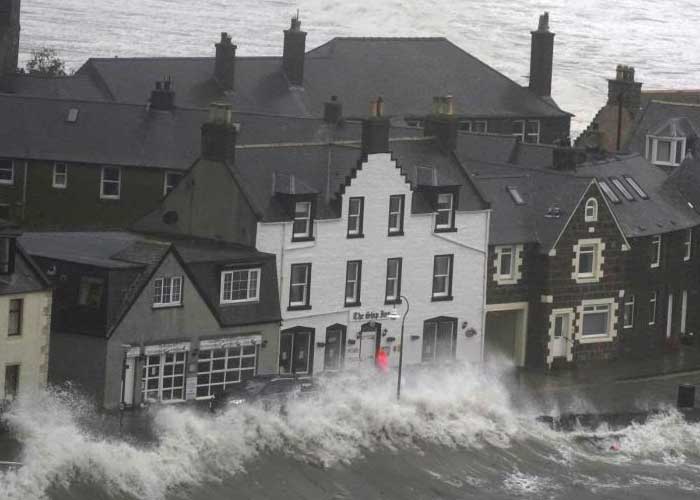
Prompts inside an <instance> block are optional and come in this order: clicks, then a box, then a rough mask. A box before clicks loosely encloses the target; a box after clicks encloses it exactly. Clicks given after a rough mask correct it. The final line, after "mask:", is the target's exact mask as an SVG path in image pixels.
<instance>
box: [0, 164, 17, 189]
mask: <svg viewBox="0 0 700 500" xmlns="http://www.w3.org/2000/svg"><path fill="white" fill-rule="evenodd" d="M5 161H6V162H8V164H9V168H6V167H3V166H2V162H5ZM0 171H9V172H10V178H9V179H3V178H0V185H5V186H13V185H14V184H15V160H11V159H9V158H0Z"/></svg>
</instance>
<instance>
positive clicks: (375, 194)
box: [256, 153, 489, 373]
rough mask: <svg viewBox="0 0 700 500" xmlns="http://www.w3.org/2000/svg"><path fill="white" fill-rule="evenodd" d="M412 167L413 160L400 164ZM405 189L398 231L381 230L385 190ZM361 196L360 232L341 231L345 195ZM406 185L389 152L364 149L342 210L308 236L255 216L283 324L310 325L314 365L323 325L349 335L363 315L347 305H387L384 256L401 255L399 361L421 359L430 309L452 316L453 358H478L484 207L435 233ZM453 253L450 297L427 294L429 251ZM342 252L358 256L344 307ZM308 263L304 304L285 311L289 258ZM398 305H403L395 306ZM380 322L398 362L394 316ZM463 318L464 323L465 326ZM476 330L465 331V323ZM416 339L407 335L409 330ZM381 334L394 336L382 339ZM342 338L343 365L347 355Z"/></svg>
mask: <svg viewBox="0 0 700 500" xmlns="http://www.w3.org/2000/svg"><path fill="white" fill-rule="evenodd" d="M406 167H407V168H412V167H413V166H409V165H407V166H406ZM398 194H404V195H405V197H406V198H405V200H406V201H405V211H404V213H405V214H404V236H391V237H390V236H388V218H389V216H388V214H389V196H390V195H398ZM354 196H363V197H364V198H365V201H364V223H363V233H364V238H352V239H349V238H347V212H348V210H347V206H348V200H349V199H350V198H351V197H354ZM411 197H412V191H411V188H410V185H409V184H408V183H407V182H406V181H405V178H404V177H403V176H402V175H401V174H400V170H399V169H398V168H397V167H396V163H395V162H394V161H393V160H391V155H390V154H383V153H382V154H373V155H369V158H368V161H367V162H366V163H365V164H364V165H363V166H362V169H361V170H358V171H357V176H356V178H355V179H352V181H351V185H350V186H348V187H347V188H346V190H345V195H344V196H343V208H342V216H341V218H340V219H335V220H320V221H316V223H315V227H314V237H315V241H311V242H297V243H293V242H292V241H291V231H292V222H283V223H259V224H258V231H257V244H256V247H257V248H258V249H259V250H260V251H263V252H269V253H274V254H276V255H277V266H278V269H277V271H278V277H279V290H280V306H281V308H282V317H283V324H282V329H287V328H291V327H296V326H303V327H309V328H314V329H315V342H314V347H313V348H314V349H315V352H314V373H318V372H320V371H322V370H323V363H324V359H323V358H324V348H323V347H317V346H316V345H315V344H316V343H318V342H324V341H325V334H326V328H327V327H328V326H330V325H333V324H336V323H340V324H343V325H347V327H348V329H347V340H351V339H355V338H356V336H357V333H358V332H359V331H360V327H361V325H362V324H363V323H365V322H366V321H367V320H362V321H356V320H353V319H352V316H353V314H354V313H361V314H364V313H367V312H376V313H380V312H381V311H385V312H389V311H391V310H392V309H393V307H394V306H392V305H385V304H384V293H385V283H386V266H387V259H388V258H392V257H402V258H403V266H402V279H401V293H402V295H404V296H406V297H407V298H408V300H409V301H410V312H409V314H408V316H407V318H406V328H405V347H404V363H406V364H415V363H420V362H421V353H422V337H423V322H424V321H425V320H427V319H430V318H435V317H437V316H450V317H456V318H458V323H457V359H458V360H462V361H467V362H470V363H478V362H480V361H481V359H482V344H483V318H484V311H483V309H484V293H485V290H484V289H485V287H484V282H485V281H484V279H485V268H486V259H487V245H488V242H487V237H488V234H487V230H488V217H489V212H488V211H476V212H459V211H458V212H457V213H456V221H455V222H456V223H455V226H456V227H457V229H458V230H457V232H449V233H434V232H433V228H434V226H435V216H434V214H418V215H412V214H411V208H410V207H411ZM441 254H454V270H453V282H452V296H453V300H451V301H444V302H433V301H432V300H431V298H432V278H433V259H434V257H435V255H441ZM348 260H362V284H361V303H362V305H361V306H359V307H345V306H344V302H345V301H344V298H345V273H346V263H347V261H348ZM307 262H308V263H311V264H312V266H311V296H310V305H311V309H310V310H303V311H288V310H287V307H288V305H289V278H290V270H291V265H292V264H296V263H307ZM397 307H398V309H399V312H400V313H403V311H404V307H405V306H397ZM376 321H378V322H380V323H381V325H382V329H386V330H387V334H386V336H385V337H384V338H383V340H382V346H383V347H384V346H391V350H390V354H389V360H390V364H391V365H393V366H396V365H397V364H398V352H397V351H398V347H399V338H400V329H401V321H400V320H398V321H392V320H389V319H386V318H385V319H383V320H382V319H379V320H376ZM465 322H466V326H465ZM469 328H474V329H475V330H476V332H477V335H475V336H473V337H470V338H467V336H466V335H465V331H466V329H469ZM412 335H413V336H415V335H418V336H420V338H419V339H415V340H412V339H411V336H412ZM388 337H395V338H396V341H395V342H391V343H388V342H387V338H388ZM356 347H357V345H355V346H352V345H347V346H346V356H345V359H346V363H345V365H346V367H347V366H349V365H350V364H351V363H348V361H349V358H350V357H351V356H352V355H354V354H353V350H354V349H353V348H356Z"/></svg>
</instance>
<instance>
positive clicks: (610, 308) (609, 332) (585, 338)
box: [579, 300, 615, 343]
mask: <svg viewBox="0 0 700 500" xmlns="http://www.w3.org/2000/svg"><path fill="white" fill-rule="evenodd" d="M602 307H605V308H606V309H607V329H606V331H605V332H604V333H593V334H585V333H584V325H585V322H586V315H590V314H600V313H601V312H602V310H598V309H600V308H602ZM586 308H593V310H592V311H586ZM614 312H615V308H614V302H612V301H610V300H604V301H592V302H590V303H586V302H585V301H584V303H583V304H582V305H581V329H580V332H579V335H580V339H581V342H582V343H586V342H596V341H600V340H612V338H613V336H614V335H613V334H614V331H613V325H614V323H615V318H614Z"/></svg>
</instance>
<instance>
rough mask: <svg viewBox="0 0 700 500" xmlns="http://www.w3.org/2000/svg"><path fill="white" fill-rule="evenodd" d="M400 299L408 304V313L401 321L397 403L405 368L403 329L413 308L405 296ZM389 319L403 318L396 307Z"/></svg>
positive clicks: (405, 312)
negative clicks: (402, 370)
mask: <svg viewBox="0 0 700 500" xmlns="http://www.w3.org/2000/svg"><path fill="white" fill-rule="evenodd" d="M399 299H401V300H403V301H405V302H406V311H404V313H403V319H402V320H401V345H400V346H399V379H398V381H397V382H396V400H397V401H398V400H399V399H401V368H403V329H404V325H405V324H406V315H407V314H408V311H409V309H410V308H411V305H410V304H409V303H408V299H407V298H406V297H404V296H403V295H400V296H399ZM388 317H389V319H391V320H397V319H399V318H400V317H401V316H400V315H399V312H398V311H397V310H396V307H394V310H393V311H391V312H390V313H389V316H388Z"/></svg>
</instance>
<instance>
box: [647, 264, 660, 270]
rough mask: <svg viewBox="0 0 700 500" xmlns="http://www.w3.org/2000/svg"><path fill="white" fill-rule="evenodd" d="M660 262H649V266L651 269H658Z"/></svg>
mask: <svg viewBox="0 0 700 500" xmlns="http://www.w3.org/2000/svg"><path fill="white" fill-rule="evenodd" d="M660 265H661V264H651V265H650V266H649V267H650V268H651V269H658V268H659V266H660Z"/></svg>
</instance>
